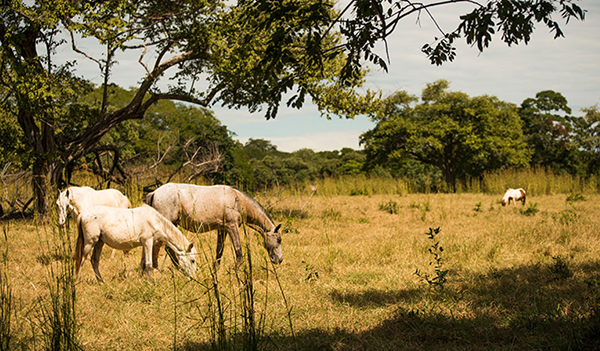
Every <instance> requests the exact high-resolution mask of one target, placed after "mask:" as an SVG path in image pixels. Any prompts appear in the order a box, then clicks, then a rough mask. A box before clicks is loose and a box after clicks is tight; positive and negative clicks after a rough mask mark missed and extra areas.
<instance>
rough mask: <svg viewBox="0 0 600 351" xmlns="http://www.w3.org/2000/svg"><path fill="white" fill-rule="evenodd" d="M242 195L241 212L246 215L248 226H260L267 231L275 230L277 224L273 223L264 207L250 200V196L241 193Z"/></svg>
mask: <svg viewBox="0 0 600 351" xmlns="http://www.w3.org/2000/svg"><path fill="white" fill-rule="evenodd" d="M240 194H241V196H240V197H239V198H240V200H241V205H242V208H241V210H242V212H243V213H244V214H245V217H246V222H247V224H249V225H251V226H252V225H254V226H258V227H260V228H262V229H264V230H266V231H271V230H273V229H275V223H273V220H272V219H271V217H269V215H268V214H267V213H266V212H265V210H264V209H263V208H262V206H261V205H260V204H258V202H256V201H255V200H254V199H252V198H250V197H249V195H246V194H244V193H242V192H240Z"/></svg>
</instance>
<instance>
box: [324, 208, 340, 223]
mask: <svg viewBox="0 0 600 351" xmlns="http://www.w3.org/2000/svg"><path fill="white" fill-rule="evenodd" d="M322 216H323V218H327V219H332V220H335V221H338V220H340V219H341V218H342V213H341V212H340V211H336V210H334V209H333V208H330V209H328V210H325V211H323V214H322Z"/></svg>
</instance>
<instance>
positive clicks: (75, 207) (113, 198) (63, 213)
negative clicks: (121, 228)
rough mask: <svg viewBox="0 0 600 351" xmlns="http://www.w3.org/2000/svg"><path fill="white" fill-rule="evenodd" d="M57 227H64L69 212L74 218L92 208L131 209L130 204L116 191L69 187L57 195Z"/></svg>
mask: <svg viewBox="0 0 600 351" xmlns="http://www.w3.org/2000/svg"><path fill="white" fill-rule="evenodd" d="M56 206H57V207H58V225H60V226H61V227H64V226H65V223H66V222H67V215H68V214H69V211H73V212H74V213H75V218H77V216H79V214H80V213H82V212H83V211H85V210H87V209H89V208H92V207H94V206H110V207H119V208H131V202H129V199H127V197H126V196H125V195H123V194H122V193H121V192H120V191H118V190H116V189H106V190H94V189H92V188H90V187H89V186H84V187H77V186H71V187H68V188H67V189H66V190H64V191H63V192H61V193H60V194H58V199H57V200H56Z"/></svg>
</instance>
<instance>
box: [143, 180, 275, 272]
mask: <svg viewBox="0 0 600 351" xmlns="http://www.w3.org/2000/svg"><path fill="white" fill-rule="evenodd" d="M146 203H147V204H148V205H150V206H152V207H154V208H156V210H158V212H160V213H161V214H162V215H163V216H165V217H166V218H167V219H168V220H170V221H171V222H173V223H174V224H179V225H181V226H182V227H183V228H185V229H186V230H189V231H191V232H194V233H205V232H208V231H212V230H217V232H218V236H217V254H216V262H217V264H218V263H219V262H220V261H221V257H222V255H223V247H224V241H225V237H226V236H227V234H229V238H230V239H231V242H232V244H233V247H234V249H235V254H236V258H237V262H238V263H240V262H241V260H242V247H241V244H240V234H239V227H240V226H241V225H242V224H246V225H248V226H249V227H250V228H252V229H254V230H257V231H258V232H261V233H262V234H263V235H264V239H265V248H266V249H267V251H268V252H269V255H270V257H271V261H272V262H273V263H277V264H278V263H281V261H282V260H283V252H282V249H281V233H280V232H279V228H280V227H281V225H277V226H276V225H275V223H273V220H272V219H271V217H270V216H269V214H268V213H267V211H265V209H264V208H263V207H262V206H261V205H260V204H259V203H258V202H257V201H256V200H254V199H253V198H252V197H250V195H248V194H246V193H244V192H242V191H240V190H237V189H235V188H233V187H230V186H226V185H214V186H199V185H192V184H179V183H168V184H165V185H163V186H161V187H159V188H158V189H156V190H155V191H154V192H152V193H150V194H148V196H147V197H146ZM156 254H157V253H156V252H155V256H156Z"/></svg>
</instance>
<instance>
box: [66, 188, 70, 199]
mask: <svg viewBox="0 0 600 351" xmlns="http://www.w3.org/2000/svg"><path fill="white" fill-rule="evenodd" d="M65 195H66V196H67V199H68V198H70V197H71V195H69V189H67V192H66V193H65Z"/></svg>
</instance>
